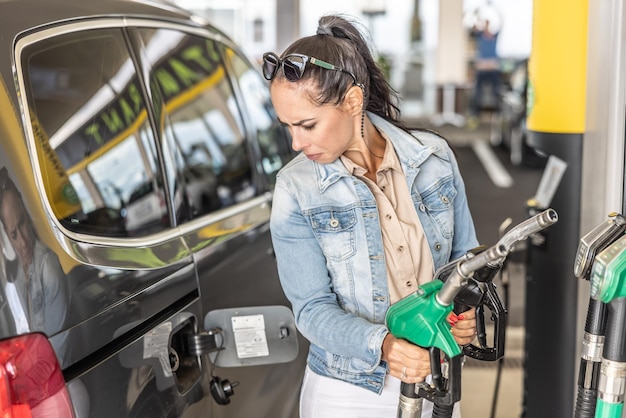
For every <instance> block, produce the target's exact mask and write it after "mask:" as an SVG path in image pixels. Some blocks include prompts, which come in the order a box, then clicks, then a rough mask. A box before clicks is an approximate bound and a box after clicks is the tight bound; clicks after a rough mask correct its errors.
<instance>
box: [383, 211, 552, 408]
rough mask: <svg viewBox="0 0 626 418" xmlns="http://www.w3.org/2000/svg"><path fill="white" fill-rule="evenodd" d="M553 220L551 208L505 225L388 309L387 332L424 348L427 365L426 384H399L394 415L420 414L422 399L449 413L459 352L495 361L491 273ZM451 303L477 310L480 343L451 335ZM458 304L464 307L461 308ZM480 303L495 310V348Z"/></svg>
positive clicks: (499, 351)
mask: <svg viewBox="0 0 626 418" xmlns="http://www.w3.org/2000/svg"><path fill="white" fill-rule="evenodd" d="M557 220H558V216H557V214H556V212H555V211H554V210H553V209H547V210H545V211H543V212H541V213H539V214H537V215H535V216H533V217H532V218H529V219H527V220H526V221H524V222H522V223H520V224H519V225H517V226H516V227H514V228H512V229H511V230H509V232H508V233H506V234H505V235H504V236H502V238H501V239H500V240H499V241H498V243H497V244H496V245H494V246H493V247H490V248H486V249H485V247H482V248H481V247H479V248H478V249H475V250H474V251H470V252H468V253H467V254H465V255H464V256H463V257H461V258H460V259H458V260H454V261H452V262H450V263H448V264H446V265H444V266H442V267H441V268H439V269H438V270H437V272H436V273H435V280H433V281H432V282H429V283H426V284H424V285H422V286H420V287H419V288H418V290H417V291H416V292H415V293H413V294H411V295H409V296H407V297H405V298H403V299H401V300H400V301H398V302H397V303H396V304H394V305H392V306H391V307H390V308H389V310H388V311H387V316H386V322H387V326H388V328H389V330H390V332H391V333H392V334H393V335H394V336H396V337H398V338H404V339H406V340H407V341H410V342H412V343H414V344H416V345H419V346H420V347H425V348H428V349H429V351H430V360H431V368H432V370H431V372H432V373H431V377H432V384H431V385H429V384H425V383H423V384H420V385H417V386H416V385H414V384H405V383H402V385H401V393H400V400H399V404H398V417H399V418H410V417H417V416H420V415H421V410H422V402H423V399H424V398H426V399H428V400H431V401H432V402H433V403H434V408H433V417H438V418H439V417H442V418H443V417H445V416H452V408H453V406H454V404H455V403H456V402H458V401H459V400H460V399H461V359H462V356H461V354H465V355H468V356H470V357H472V358H476V359H479V360H496V359H499V358H501V357H502V356H503V355H504V327H505V325H506V316H505V314H506V310H505V309H504V307H503V306H502V303H501V301H500V299H499V297H498V295H497V292H496V291H495V287H494V286H493V283H492V281H493V278H494V277H495V275H496V274H497V272H498V270H499V269H500V268H501V267H502V265H503V263H504V261H505V259H506V256H507V255H508V254H509V252H510V251H511V250H512V249H513V248H514V247H515V245H516V244H517V243H518V242H520V241H522V240H524V239H526V238H528V237H529V236H530V235H531V234H533V233H536V232H539V231H540V230H542V229H545V228H547V227H548V226H550V225H552V224H554V223H555V222H556V221H557ZM454 304H456V305H457V308H459V309H460V310H463V311H464V310H466V309H467V308H468V307H469V306H475V307H476V308H477V313H478V312H480V315H478V314H477V333H478V334H479V335H478V338H477V339H478V343H479V346H475V345H472V344H469V345H466V346H464V347H463V348H461V347H459V346H458V344H457V343H456V341H455V340H454V337H453V336H452V333H451V332H450V326H449V324H448V323H447V320H446V319H447V317H448V315H449V314H450V312H451V311H452V310H453V309H454V306H453V305H454ZM461 305H464V307H463V308H460V306H461ZM483 305H486V306H487V307H489V309H490V310H491V311H492V313H494V312H495V313H496V314H495V315H494V318H496V320H497V324H496V325H497V326H496V338H495V340H494V347H488V346H487V343H486V332H485V324H484V316H483V315H482V312H483V311H482V306H483ZM479 308H480V309H479ZM498 318H502V321H501V322H500V321H498ZM441 351H443V352H444V354H445V355H446V356H447V359H448V361H447V363H446V364H447V366H448V370H447V378H444V377H443V374H442V369H441V362H440V361H439V359H440V354H441ZM416 387H417V388H418V390H417V391H416Z"/></svg>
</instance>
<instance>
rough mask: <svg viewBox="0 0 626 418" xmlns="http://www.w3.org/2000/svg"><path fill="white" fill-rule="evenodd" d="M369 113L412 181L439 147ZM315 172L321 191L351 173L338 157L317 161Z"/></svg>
mask: <svg viewBox="0 0 626 418" xmlns="http://www.w3.org/2000/svg"><path fill="white" fill-rule="evenodd" d="M367 115H368V117H369V118H370V120H371V121H372V123H373V124H374V126H376V127H377V128H378V129H380V130H382V131H383V132H385V134H387V136H388V138H389V140H390V141H391V143H392V145H393V148H394V149H395V150H396V153H397V154H398V158H399V159H400V164H401V165H402V169H403V170H404V172H405V173H406V176H407V178H408V179H409V182H411V181H412V180H413V179H414V178H415V176H417V174H418V173H419V167H420V165H422V163H423V162H424V161H426V159H427V158H428V157H429V156H430V155H432V154H433V153H437V151H438V149H437V148H436V147H435V146H430V145H424V144H422V143H421V142H420V141H419V139H417V138H416V137H414V136H413V135H411V134H409V133H408V132H406V131H404V130H402V129H400V128H398V127H397V126H395V125H394V124H392V123H391V122H388V121H387V120H385V119H383V118H382V117H380V116H378V115H376V114H374V113H371V112H367ZM415 142H418V144H417V145H416V144H415ZM315 173H316V175H317V185H318V187H319V190H320V193H323V192H324V191H325V190H326V189H327V188H328V187H329V186H330V185H331V184H333V183H335V182H336V181H337V180H339V179H340V178H341V177H343V176H348V175H350V173H348V171H347V170H346V168H345V167H344V165H343V164H342V163H341V160H340V159H337V160H336V161H335V162H333V163H331V164H318V163H315Z"/></svg>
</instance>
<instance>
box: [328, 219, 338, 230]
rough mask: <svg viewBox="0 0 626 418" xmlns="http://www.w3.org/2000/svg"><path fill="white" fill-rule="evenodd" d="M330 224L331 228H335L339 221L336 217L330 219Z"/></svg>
mask: <svg viewBox="0 0 626 418" xmlns="http://www.w3.org/2000/svg"><path fill="white" fill-rule="evenodd" d="M330 226H332V227H333V228H337V227H338V226H339V221H338V220H337V219H331V220H330Z"/></svg>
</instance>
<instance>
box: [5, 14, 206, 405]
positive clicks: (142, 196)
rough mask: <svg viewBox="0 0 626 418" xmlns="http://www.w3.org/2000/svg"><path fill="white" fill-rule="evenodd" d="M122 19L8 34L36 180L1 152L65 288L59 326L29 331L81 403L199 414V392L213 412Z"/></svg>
mask: <svg viewBox="0 0 626 418" xmlns="http://www.w3.org/2000/svg"><path fill="white" fill-rule="evenodd" d="M124 26H125V22H124V21H123V20H122V19H109V20H107V19H100V20H97V21H87V22H82V23H74V24H68V25H64V26H60V27H55V28H53V29H50V30H43V31H38V32H34V33H33V34H31V35H29V36H26V37H23V38H21V39H20V40H18V42H17V45H16V57H17V60H16V61H17V63H18V64H17V73H18V82H19V86H20V90H21V91H22V92H23V93H24V94H23V101H22V111H23V112H24V115H25V117H24V119H25V120H27V121H30V123H29V124H27V125H26V131H27V133H28V140H29V147H30V148H29V149H30V151H31V153H30V159H32V162H33V163H32V164H33V167H34V178H33V180H34V181H33V182H32V184H36V187H35V186H33V187H29V184H30V183H29V177H30V174H25V167H26V166H25V164H27V163H28V159H26V160H24V159H20V158H19V157H17V158H15V155H13V156H12V157H13V158H11V161H8V160H5V159H4V158H0V160H1V161H0V163H1V164H3V165H4V166H6V167H7V168H8V172H9V174H10V175H11V176H13V179H14V180H15V183H16V184H18V185H19V186H20V187H21V188H22V189H23V191H24V197H25V202H26V204H25V207H26V210H27V211H28V213H29V216H28V219H30V222H32V223H33V225H34V226H35V231H36V236H37V238H38V239H39V240H41V242H42V244H41V245H45V246H47V247H49V248H51V250H52V251H53V252H54V253H55V254H56V255H57V257H58V258H59V259H60V264H61V266H62V267H61V268H62V270H63V277H62V278H61V279H59V283H61V285H60V287H62V288H64V289H65V290H64V292H65V294H66V295H67V298H66V299H65V302H64V303H63V306H59V307H58V309H57V310H56V311H55V312H57V313H56V314H55V315H54V317H55V318H59V319H60V320H61V321H60V322H59V324H57V326H56V328H54V329H52V328H44V329H41V328H39V329H38V328H36V326H37V324H36V323H35V324H34V325H33V327H31V329H30V330H31V331H41V332H45V333H46V335H48V336H49V339H50V341H51V343H52V345H53V346H54V348H55V351H56V353H57V357H58V358H59V361H60V363H61V367H62V368H63V374H64V376H65V378H66V381H67V383H68V387H70V393H71V395H72V401H73V403H74V406H75V409H76V411H77V415H79V416H89V417H111V416H116V417H145V416H160V417H183V416H192V414H195V416H198V415H199V414H198V411H195V412H194V408H197V407H198V406H197V405H198V402H200V401H202V400H204V401H205V404H204V406H203V407H201V408H200V409H201V410H202V414H203V415H204V416H210V408H211V402H210V398H209V397H208V393H209V390H208V375H207V373H206V368H205V367H204V365H203V363H202V361H201V359H200V357H198V356H197V355H196V354H195V353H191V354H190V353H189V351H188V350H187V349H186V348H185V347H186V341H187V338H188V336H189V335H196V334H198V333H199V332H200V331H201V330H202V327H203V320H202V313H201V310H200V303H199V289H198V284H197V275H196V270H195V267H194V263H193V257H192V254H191V252H190V251H189V249H188V247H187V243H186V242H185V241H184V240H183V238H182V237H181V236H180V233H179V230H178V229H177V228H176V227H175V222H176V221H175V216H176V214H177V213H178V212H179V211H182V210H183V209H181V208H182V207H183V206H184V202H183V201H182V200H179V201H174V200H172V199H170V198H169V196H170V195H176V192H175V191H173V190H171V189H170V187H171V184H173V182H171V181H169V180H168V173H167V172H166V171H165V169H164V167H165V163H164V158H163V155H164V153H163V150H162V148H161V144H160V143H159V141H158V137H157V136H156V135H155V130H154V123H153V122H154V121H153V116H152V111H151V108H150V106H151V104H150V101H149V100H148V99H147V96H146V94H145V88H144V87H143V81H142V78H141V75H140V74H139V73H138V71H137V69H136V68H137V67H136V65H135V60H134V58H133V56H132V54H131V51H130V50H129V48H128V42H127V36H126V34H125V29H124ZM17 155H18V156H19V155H23V153H22V154H19V153H18V154H17ZM27 171H28V170H27V169H26V172H27ZM32 172H33V171H32V170H31V173H32ZM37 194H39V196H38V195H37ZM39 202H41V203H43V204H38V203H39ZM17 261H19V260H17ZM17 261H16V263H17ZM13 264H15V263H13ZM46 273H48V274H49V273H50V271H48V270H44V274H46ZM16 277H19V276H16ZM31 296H32V298H33V299H31V301H36V299H34V298H35V296H36V295H31ZM59 312H61V313H63V316H59V314H58V313H59ZM192 406H193V407H194V408H192ZM207 414H208V415H207Z"/></svg>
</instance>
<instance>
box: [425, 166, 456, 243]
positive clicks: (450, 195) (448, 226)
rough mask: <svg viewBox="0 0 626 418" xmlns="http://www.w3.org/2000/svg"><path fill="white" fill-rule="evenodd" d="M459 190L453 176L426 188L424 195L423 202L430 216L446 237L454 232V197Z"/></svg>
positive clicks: (449, 236)
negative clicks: (455, 185)
mask: <svg viewBox="0 0 626 418" xmlns="http://www.w3.org/2000/svg"><path fill="white" fill-rule="evenodd" d="M456 195H457V190H456V188H455V187H454V180H453V178H452V177H449V178H447V179H444V180H442V181H440V182H439V183H437V184H436V185H435V186H433V187H431V188H429V189H428V190H426V191H425V192H424V193H423V195H422V203H423V204H424V207H425V208H426V211H427V212H428V214H429V215H430V217H431V218H432V219H433V220H434V222H435V224H436V225H437V226H438V227H439V229H440V230H441V233H442V234H443V236H444V237H446V238H451V237H452V234H453V232H454V199H455V198H456Z"/></svg>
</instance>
